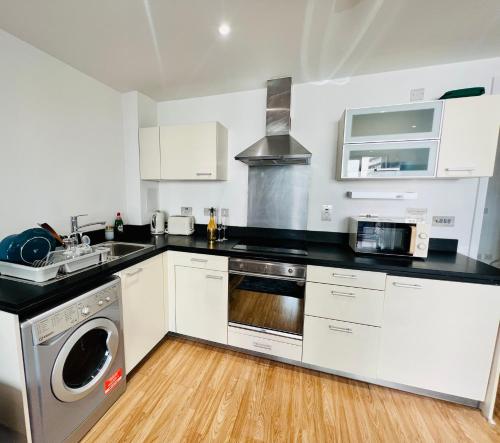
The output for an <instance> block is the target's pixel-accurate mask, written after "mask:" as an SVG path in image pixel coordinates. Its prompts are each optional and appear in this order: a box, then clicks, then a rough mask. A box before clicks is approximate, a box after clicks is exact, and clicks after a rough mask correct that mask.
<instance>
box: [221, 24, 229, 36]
mask: <svg viewBox="0 0 500 443" xmlns="http://www.w3.org/2000/svg"><path fill="white" fill-rule="evenodd" d="M230 32H231V27H230V26H229V25H228V24H227V23H222V24H221V25H220V26H219V34H220V35H222V36H224V37H225V36H226V35H229V33H230Z"/></svg>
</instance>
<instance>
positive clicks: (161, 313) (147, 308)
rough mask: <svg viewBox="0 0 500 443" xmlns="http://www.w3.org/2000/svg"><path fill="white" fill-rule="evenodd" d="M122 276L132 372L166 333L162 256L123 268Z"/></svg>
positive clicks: (127, 355) (128, 362)
mask: <svg viewBox="0 0 500 443" xmlns="http://www.w3.org/2000/svg"><path fill="white" fill-rule="evenodd" d="M120 277H121V281H122V305H123V335H124V345H125V370H126V372H127V373H128V372H130V371H131V370H132V369H133V368H134V367H135V366H136V365H137V364H138V363H139V362H140V361H141V360H142V359H143V358H144V357H145V356H146V354H147V353H148V352H149V351H150V350H151V349H152V348H153V347H154V346H155V345H156V344H157V343H158V342H159V341H160V340H161V339H162V338H163V337H164V335H165V333H166V331H165V302H164V291H163V261H162V256H161V255H159V256H157V257H154V258H151V259H149V260H146V261H144V262H142V263H139V264H137V265H134V266H132V267H130V268H128V269H126V270H124V271H122V272H121V273H120Z"/></svg>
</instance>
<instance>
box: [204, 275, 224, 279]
mask: <svg viewBox="0 0 500 443" xmlns="http://www.w3.org/2000/svg"><path fill="white" fill-rule="evenodd" d="M205 278H211V279H212V280H222V276H221V275H210V274H209V275H205Z"/></svg>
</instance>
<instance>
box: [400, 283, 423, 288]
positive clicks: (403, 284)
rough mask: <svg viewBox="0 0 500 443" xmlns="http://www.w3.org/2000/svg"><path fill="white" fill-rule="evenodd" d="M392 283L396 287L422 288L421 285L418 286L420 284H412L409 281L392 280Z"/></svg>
mask: <svg viewBox="0 0 500 443" xmlns="http://www.w3.org/2000/svg"><path fill="white" fill-rule="evenodd" d="M393 285H394V286H396V287H397V288H409V289H422V286H420V285H412V284H410V283H398V282H394V283H393Z"/></svg>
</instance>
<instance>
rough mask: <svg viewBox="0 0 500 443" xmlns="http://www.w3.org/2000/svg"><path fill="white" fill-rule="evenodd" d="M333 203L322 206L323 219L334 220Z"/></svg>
mask: <svg viewBox="0 0 500 443" xmlns="http://www.w3.org/2000/svg"><path fill="white" fill-rule="evenodd" d="M332 211H333V207H332V205H322V206H321V221H332Z"/></svg>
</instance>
